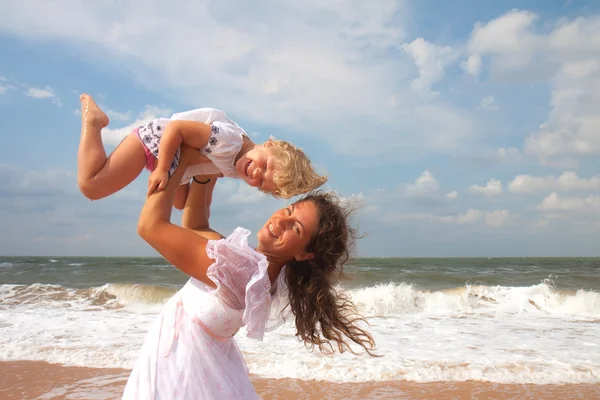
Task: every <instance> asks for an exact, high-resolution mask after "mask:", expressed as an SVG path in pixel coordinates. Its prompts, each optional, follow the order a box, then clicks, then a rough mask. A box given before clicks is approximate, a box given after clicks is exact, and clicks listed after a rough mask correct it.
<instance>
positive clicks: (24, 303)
mask: <svg viewBox="0 0 600 400" xmlns="http://www.w3.org/2000/svg"><path fill="white" fill-rule="evenodd" d="M346 272H347V273H348V280H345V281H343V282H341V283H340V284H339V287H338V290H340V291H343V292H347V293H348V294H349V295H350V296H351V298H352V299H353V301H354V302H355V304H357V306H358V309H359V310H360V311H361V313H362V314H363V315H364V316H366V317H367V318H368V321H369V324H370V328H369V329H370V331H371V332H372V334H373V336H374V338H375V340H376V342H377V345H378V350H377V352H378V353H379V354H381V355H382V357H379V358H371V357H369V356H366V355H363V354H359V355H354V354H351V353H344V354H341V355H339V354H337V355H335V356H326V355H322V354H319V353H318V352H317V351H310V350H309V349H306V348H304V347H303V345H302V343H300V342H299V341H298V340H297V339H296V338H295V336H294V329H293V327H292V326H291V324H288V325H286V326H284V327H283V328H282V329H280V330H277V331H275V332H272V333H269V334H267V336H266V338H265V340H264V342H257V341H253V340H250V339H247V338H246V337H245V331H244V330H243V329H242V330H241V331H240V333H238V335H237V339H236V340H237V342H238V344H239V347H240V349H241V350H242V353H243V354H244V357H245V359H246V362H247V364H248V367H249V369H250V372H251V373H252V374H254V375H257V376H260V377H265V378H298V379H304V380H308V379H318V380H327V381H331V382H373V381H390V380H399V381H416V382H438V381H467V380H472V381H486V382H496V383H534V384H564V383H599V382H600V259H598V258H490V259H486V258H477V259H476V258H436V259H425V258H419V259H402V258H359V259H354V260H352V261H351V262H349V266H348V267H347V268H346ZM186 280H187V277H186V276H185V275H184V274H182V273H181V272H179V271H178V270H176V269H175V268H173V267H171V266H170V265H168V264H166V262H165V261H164V260H163V259H161V258H110V257H104V258H103V257H100V258H85V257H68V258H48V257H2V258H0V333H1V334H0V361H18V360H32V361H46V362H51V363H62V364H64V365H67V366H82V367H83V366H85V367H92V368H124V369H129V368H131V367H132V366H133V363H134V362H135V360H136V358H137V354H138V351H139V349H140V347H141V344H142V341H143V339H144V336H145V334H146V332H147V331H148V328H149V326H150V324H151V323H152V321H153V320H154V319H155V318H156V315H157V313H158V312H159V311H160V309H161V305H162V304H163V303H164V302H165V300H167V299H168V298H169V297H170V296H172V295H173V294H174V293H175V292H176V291H177V290H178V289H179V288H180V287H181V286H182V285H183V284H184V283H185V282H186Z"/></svg>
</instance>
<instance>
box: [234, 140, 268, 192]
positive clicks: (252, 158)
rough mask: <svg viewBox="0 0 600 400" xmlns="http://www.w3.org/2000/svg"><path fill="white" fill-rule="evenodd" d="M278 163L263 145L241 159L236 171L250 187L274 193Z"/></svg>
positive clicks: (236, 164)
mask: <svg viewBox="0 0 600 400" xmlns="http://www.w3.org/2000/svg"><path fill="white" fill-rule="evenodd" d="M276 166H277V161H276V159H275V157H274V156H273V154H272V153H271V152H270V151H269V150H267V149H266V148H265V147H264V146H263V145H257V146H255V147H254V148H253V149H252V150H250V151H249V152H247V153H246V154H244V155H243V156H241V157H240V159H239V160H238V161H237V162H236V163H235V169H236V170H237V172H238V174H239V175H240V176H241V177H242V179H243V180H244V181H245V182H246V183H247V184H248V185H250V186H252V187H257V188H260V189H261V190H262V191H263V192H272V191H273V190H275V188H276V185H275V181H274V180H273V175H274V174H275V167H276Z"/></svg>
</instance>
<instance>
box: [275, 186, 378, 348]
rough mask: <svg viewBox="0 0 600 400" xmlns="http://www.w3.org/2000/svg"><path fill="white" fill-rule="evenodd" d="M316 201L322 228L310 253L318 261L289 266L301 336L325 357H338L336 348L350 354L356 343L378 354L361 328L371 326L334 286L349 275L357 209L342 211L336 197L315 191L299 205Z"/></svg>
mask: <svg viewBox="0 0 600 400" xmlns="http://www.w3.org/2000/svg"><path fill="white" fill-rule="evenodd" d="M304 201H310V202H312V203H313V204H314V205H315V206H316V208H317V210H318V213H319V229H318V231H317V234H316V235H315V236H314V237H313V238H312V240H311V242H310V243H309V245H308V246H307V248H306V251H307V252H311V253H314V258H312V259H310V260H304V261H296V260H294V261H292V262H290V263H288V264H287V267H286V275H285V279H286V283H287V285H288V288H289V296H288V299H289V305H290V308H291V310H292V312H293V314H294V316H295V322H296V336H298V337H300V338H301V339H302V340H303V341H304V343H305V344H306V345H307V346H309V347H311V348H314V346H317V347H318V348H319V350H320V351H321V352H324V353H332V352H333V351H334V345H335V346H336V347H337V349H338V351H339V352H340V353H343V352H344V351H350V352H352V353H354V350H353V349H352V348H351V346H350V343H349V341H348V340H347V339H349V340H350V341H352V342H354V343H356V344H358V345H359V346H362V347H363V348H364V349H365V350H366V351H367V353H369V354H370V355H373V356H374V355H375V354H373V352H372V351H373V350H374V348H375V341H374V340H373V337H372V336H371V335H370V334H369V332H367V331H366V330H365V329H364V328H361V327H360V326H359V325H360V324H361V323H364V324H366V323H367V321H366V320H365V319H364V318H363V317H361V316H360V315H359V314H358V311H357V310H356V307H355V305H354V304H353V303H352V301H351V300H350V299H349V297H348V296H347V295H345V294H341V293H338V292H337V291H336V290H335V288H334V287H333V285H334V284H335V283H336V282H337V280H338V279H339V277H341V275H342V273H343V267H344V264H345V263H346V262H347V261H348V259H349V258H350V248H351V246H352V245H353V243H354V240H355V239H356V238H357V234H356V231H355V230H354V229H353V228H352V227H351V226H350V225H349V223H348V217H349V215H350V213H351V210H350V209H349V208H347V207H342V205H341V204H340V200H339V199H338V198H337V197H336V196H335V195H334V194H333V193H326V192H322V191H314V192H311V193H309V194H307V195H305V196H304V197H303V198H301V199H300V200H299V201H298V202H304Z"/></svg>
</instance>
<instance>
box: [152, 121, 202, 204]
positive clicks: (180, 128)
mask: <svg viewBox="0 0 600 400" xmlns="http://www.w3.org/2000/svg"><path fill="white" fill-rule="evenodd" d="M211 129H212V128H211V126H210V125H207V124H204V123H202V122H195V121H184V120H176V121H171V122H169V123H168V124H167V126H166V128H165V131H164V132H163V134H162V137H161V139H160V144H159V146H158V163H157V165H156V168H155V170H154V171H153V172H152V174H150V178H149V180H148V195H150V194H151V193H152V192H154V190H163V189H164V188H165V186H166V185H167V181H168V179H169V169H170V168H171V163H172V162H173V158H174V157H175V153H176V152H177V149H179V147H180V146H181V145H182V144H186V145H188V146H190V147H195V148H197V149H202V148H204V147H206V145H207V144H208V139H210V135H211Z"/></svg>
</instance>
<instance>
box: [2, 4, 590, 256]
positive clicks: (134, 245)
mask: <svg viewBox="0 0 600 400" xmlns="http://www.w3.org/2000/svg"><path fill="white" fill-rule="evenodd" d="M252 4H253V6H252V7H256V8H252V7H250V5H249V4H248V3H246V2H240V1H231V0H226V1H223V0H221V1H192V0H179V1H177V2H173V3H171V4H170V5H169V6H168V7H167V6H165V5H164V2H159V1H158V0H150V1H133V0H130V1H119V2H116V1H109V2H102V3H100V2H97V3H96V2H86V3H85V5H84V2H81V1H68V0H60V1H57V2H51V3H50V2H38V1H31V0H29V1H27V0H22V1H19V2H9V3H8V4H7V5H5V6H4V7H3V12H2V15H0V54H2V58H1V61H0V118H1V120H2V121H3V124H2V128H0V138H1V139H2V142H3V146H1V147H0V155H1V158H0V178H1V179H2V181H3V183H4V184H3V186H2V188H0V222H2V226H3V229H2V231H1V233H0V235H2V237H1V238H0V254H1V255H107V256H108V255H131V256H137V255H154V252H153V251H152V249H150V248H149V247H148V246H147V245H146V244H145V243H144V242H143V241H141V240H140V239H139V238H138V236H137V234H136V220H137V216H138V214H139V211H140V209H141V206H142V204H143V200H144V186H145V185H146V178H147V176H148V175H147V173H146V172H144V173H143V174H142V175H141V176H140V177H139V178H138V179H137V180H136V181H135V182H134V183H133V184H132V185H130V186H129V187H127V188H126V189H125V190H123V191H122V192H120V193H118V194H116V195H114V196H111V197H110V198H107V199H103V200H100V201H97V202H91V201H88V200H86V199H85V198H84V197H83V196H82V195H81V194H80V193H79V192H78V189H77V183H76V160H77V146H78V140H79V130H80V115H79V114H78V111H77V110H78V109H79V102H78V98H79V93H81V92H83V91H85V92H87V93H90V94H92V95H93V96H95V98H96V99H97V101H98V103H99V104H100V105H101V106H102V107H103V108H104V109H105V110H106V111H107V113H108V115H109V117H110V118H111V123H110V125H109V127H108V129H106V130H105V131H104V132H103V138H104V141H105V144H106V148H107V151H112V149H114V146H115V145H116V144H117V143H118V142H119V141H120V140H121V139H122V138H123V136H124V135H125V134H126V133H127V132H128V131H130V129H131V128H132V127H133V126H135V125H136V124H139V123H141V122H142V121H145V120H148V119H150V118H154V117H157V116H162V117H168V116H170V115H171V114H172V113H173V112H179V111H185V110H188V109H192V108H197V107H206V106H208V107H216V108H221V109H223V110H225V111H226V112H227V113H228V114H229V115H230V117H231V118H232V119H234V120H235V121H236V122H238V123H239V124H240V125H241V126H243V127H244V128H245V129H246V131H248V132H250V133H251V134H252V137H253V139H254V140H255V141H258V142H260V141H263V140H266V139H267V138H268V137H269V135H274V136H275V137H277V138H280V139H285V140H289V141H291V142H293V143H295V144H297V145H298V146H300V147H302V148H303V149H304V150H305V151H306V152H307V153H308V154H309V156H310V157H311V159H312V160H313V162H314V163H315V164H317V165H318V166H319V168H321V169H322V170H323V171H327V173H328V174H329V176H330V180H329V182H328V183H327V185H326V187H327V188H328V189H335V190H336V191H337V192H338V193H339V194H340V195H341V196H343V197H345V198H348V199H349V201H353V202H356V203H357V204H360V206H361V208H360V211H359V212H358V214H357V215H356V223H357V224H359V227H360V229H361V231H362V232H364V233H366V234H367V236H366V237H365V238H364V239H362V240H360V241H359V243H358V249H357V250H358V254H359V255H362V256H590V255H596V256H597V255H600V250H599V249H600V246H598V245H597V242H598V239H597V238H598V234H599V233H600V216H599V215H600V213H599V211H600V168H599V167H600V162H599V161H598V155H599V154H600V112H599V111H598V110H600V4H599V3H597V2H592V1H542V0H539V1H519V2H517V1H503V2H495V1H474V0H469V1H467V0H460V1H455V2H443V1H431V0H428V1H388V0H381V1H377V2H364V1H358V0H356V1H355V0H339V1H333V2H325V3H324V2H320V1H315V0H308V1H305V2H296V3H293V2H284V1H277V0H271V1H260V2H253V3H252ZM214 201H215V202H214V205H213V214H212V220H211V223H212V225H213V227H215V228H216V229H217V230H219V231H220V232H221V233H223V234H227V233H228V232H230V231H231V230H232V229H233V228H235V227H236V226H244V227H247V228H249V229H251V230H256V229H257V228H258V227H259V226H260V225H261V224H262V223H263V222H264V221H265V220H266V218H267V217H268V215H270V213H271V212H272V211H274V210H275V209H276V208H277V207H280V206H282V205H284V204H285V202H283V201H276V200H273V199H268V198H266V197H264V196H263V195H261V194H260V193H258V192H257V191H256V190H255V189H252V188H249V187H246V186H244V184H243V183H242V182H240V181H235V180H221V181H220V184H219V185H218V187H217V190H216V194H215V199H214ZM178 218H179V216H178V215H177V214H176V221H178Z"/></svg>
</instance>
